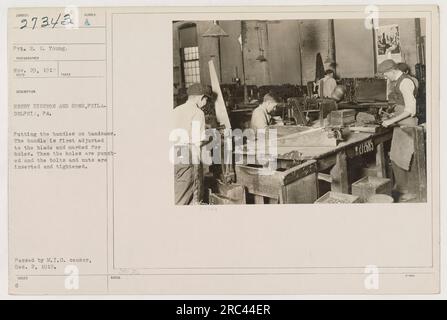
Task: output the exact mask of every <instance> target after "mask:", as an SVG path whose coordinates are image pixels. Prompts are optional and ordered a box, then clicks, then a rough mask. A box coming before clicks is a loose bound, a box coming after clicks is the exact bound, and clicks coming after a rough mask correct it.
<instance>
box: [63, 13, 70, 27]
mask: <svg viewBox="0 0 447 320" xmlns="http://www.w3.org/2000/svg"><path fill="white" fill-rule="evenodd" d="M68 24H73V21H71V16H70V14H69V13H67V14H65V15H64V20H62V22H61V25H63V26H66V25H68Z"/></svg>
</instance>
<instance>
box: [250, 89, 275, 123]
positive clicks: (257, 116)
mask: <svg viewBox="0 0 447 320" xmlns="http://www.w3.org/2000/svg"><path fill="white" fill-rule="evenodd" d="M278 103H279V99H278V98H277V97H276V96H275V95H274V94H273V93H267V94H266V95H265V96H264V98H263V100H262V103H261V104H260V105H259V106H258V107H257V108H256V109H255V110H253V114H252V116H251V125H250V127H251V128H252V129H254V130H258V129H265V128H267V127H268V126H269V124H270V121H271V119H272V113H273V112H274V111H275V109H276V107H277V106H278Z"/></svg>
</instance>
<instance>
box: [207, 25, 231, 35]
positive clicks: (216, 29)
mask: <svg viewBox="0 0 447 320" xmlns="http://www.w3.org/2000/svg"><path fill="white" fill-rule="evenodd" d="M202 37H205V38H207V37H228V34H227V33H226V32H225V31H224V30H223V29H222V28H221V26H219V25H218V24H215V23H213V24H212V25H211V27H210V28H209V29H208V30H206V31H205V33H204V34H202Z"/></svg>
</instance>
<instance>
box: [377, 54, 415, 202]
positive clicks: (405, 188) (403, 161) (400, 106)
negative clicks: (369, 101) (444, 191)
mask: <svg viewBox="0 0 447 320" xmlns="http://www.w3.org/2000/svg"><path fill="white" fill-rule="evenodd" d="M378 71H379V73H381V74H383V75H384V76H385V78H386V79H388V80H389V81H393V82H395V84H394V86H392V87H391V92H390V94H389V97H388V98H389V100H390V102H394V103H395V104H396V106H395V109H394V113H393V114H392V115H391V117H390V118H389V119H387V120H385V121H383V123H382V125H383V126H384V127H389V126H396V127H395V128H394V131H393V140H392V142H391V151H390V158H391V162H392V167H393V173H394V179H395V190H396V191H397V192H399V194H400V197H399V201H400V202H406V201H410V200H413V199H414V198H416V195H415V194H414V193H413V192H412V190H411V188H410V183H413V184H414V183H417V182H415V181H410V179H409V176H410V173H411V171H412V170H415V168H414V161H412V160H413V158H414V152H415V149H414V136H413V135H414V130H413V129H412V127H414V126H417V125H418V119H417V118H416V95H417V88H416V85H415V83H414V81H413V80H412V79H411V77H410V76H409V75H408V74H406V73H403V72H402V71H401V70H399V68H398V65H397V64H396V63H395V62H394V60H391V59H388V60H385V61H383V62H382V63H381V64H380V65H379V68H378Z"/></svg>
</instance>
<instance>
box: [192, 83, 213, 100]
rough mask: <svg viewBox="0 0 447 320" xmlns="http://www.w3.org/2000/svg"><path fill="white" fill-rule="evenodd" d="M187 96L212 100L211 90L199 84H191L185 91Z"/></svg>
mask: <svg viewBox="0 0 447 320" xmlns="http://www.w3.org/2000/svg"><path fill="white" fill-rule="evenodd" d="M186 93H187V94H188V96H207V97H209V98H212V96H213V90H212V89H211V87H210V86H206V85H202V84H200V83H193V84H192V85H190V86H189V87H188V89H187V90H186Z"/></svg>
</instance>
